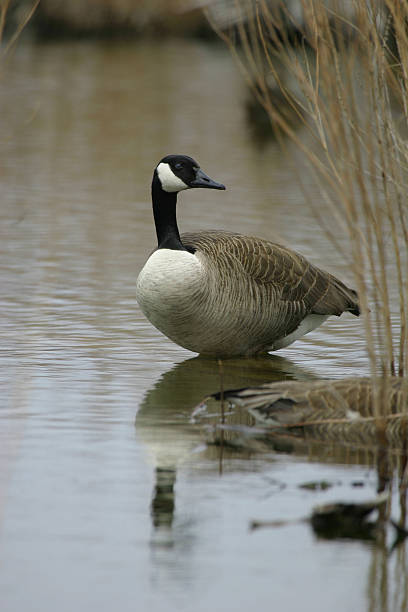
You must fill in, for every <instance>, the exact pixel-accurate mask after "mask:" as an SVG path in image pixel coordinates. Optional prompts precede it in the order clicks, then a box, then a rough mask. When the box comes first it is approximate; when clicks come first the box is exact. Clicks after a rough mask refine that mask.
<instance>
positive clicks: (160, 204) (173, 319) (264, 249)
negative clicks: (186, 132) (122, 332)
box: [136, 155, 359, 357]
mask: <svg viewBox="0 0 408 612" xmlns="http://www.w3.org/2000/svg"><path fill="white" fill-rule="evenodd" d="M194 187H204V188H206V189H225V187H224V185H221V183H216V182H215V181H213V180H212V179H210V178H209V177H208V176H207V175H206V174H204V172H203V171H202V170H201V169H200V166H199V165H198V163H197V162H196V161H194V159H192V158H191V157H187V156H186V155H167V156H166V157H164V158H163V159H162V160H161V161H160V162H159V164H158V165H157V167H156V168H155V170H154V173H153V181H152V200H153V215H154V222H155V225H156V233H157V240H158V247H157V249H156V250H155V251H153V253H152V254H151V255H150V257H149V258H148V260H147V262H146V264H145V265H144V267H143V269H142V271H141V272H140V274H139V277H138V279H137V287H136V298H137V301H138V303H139V306H140V308H141V310H142V311H143V313H144V314H145V315H146V317H147V318H148V319H149V321H150V322H151V323H152V324H153V325H154V326H155V327H157V329H159V330H160V331H161V332H163V333H164V334H165V335H166V336H167V337H168V338H170V339H171V340H173V342H175V343H177V344H179V345H180V346H183V347H184V348H186V349H189V350H190V351H194V352H196V353H201V354H204V355H212V356H219V357H226V356H249V355H255V354H257V353H262V352H267V351H273V350H277V349H280V348H283V347H286V346H288V345H289V344H292V342H294V341H295V340H297V339H298V338H300V337H301V336H303V335H304V334H307V333H308V332H310V331H312V330H313V329H315V328H316V327H318V326H319V325H321V323H323V321H325V320H326V319H327V317H328V316H330V315H337V316H340V315H341V314H342V313H343V312H345V311H349V312H351V313H353V314H354V315H356V316H358V315H359V307H358V303H357V294H356V292H355V291H353V290H352V289H348V288H347V287H346V286H345V285H344V284H343V283H342V282H341V281H339V280H338V279H337V278H335V277H334V276H332V275H331V274H329V273H327V272H324V271H322V270H320V269H319V268H317V267H315V266H313V265H312V264H311V263H309V262H308V261H307V260H306V259H305V258H304V257H303V256H302V255H299V254H298V253H295V252H294V251H291V250H290V249H287V248H285V247H283V246H280V245H278V244H273V243H272V242H268V241H267V240H263V239H261V238H255V237H252V236H245V235H241V234H237V233H234V232H227V231H223V230H209V231H202V232H197V233H188V234H182V235H181V236H180V234H179V231H178V227H177V219H176V203H177V194H178V192H179V191H183V190H184V189H191V188H194Z"/></svg>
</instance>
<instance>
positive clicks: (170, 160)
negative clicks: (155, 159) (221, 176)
mask: <svg viewBox="0 0 408 612" xmlns="http://www.w3.org/2000/svg"><path fill="white" fill-rule="evenodd" d="M153 181H158V182H159V183H160V187H161V188H162V189H163V191H166V192H167V193H177V192H179V191H183V189H192V188H194V187H204V188H206V189H225V187H224V185H222V184H221V183H217V182H216V181H213V180H212V179H210V177H209V176H207V175H206V174H205V173H204V172H203V171H202V170H201V168H200V166H199V165H198V164H197V162H196V161H195V160H194V159H192V157H188V156H187V155H166V157H163V159H162V160H161V161H160V162H159V163H158V165H157V167H156V169H155V171H154V176H153Z"/></svg>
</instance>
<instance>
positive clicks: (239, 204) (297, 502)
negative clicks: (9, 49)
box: [0, 41, 407, 612]
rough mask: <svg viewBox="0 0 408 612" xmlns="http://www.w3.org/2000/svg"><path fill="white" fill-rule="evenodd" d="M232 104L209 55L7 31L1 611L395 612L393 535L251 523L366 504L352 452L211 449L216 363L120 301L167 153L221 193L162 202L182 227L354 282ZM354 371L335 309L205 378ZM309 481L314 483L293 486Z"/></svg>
mask: <svg viewBox="0 0 408 612" xmlns="http://www.w3.org/2000/svg"><path fill="white" fill-rule="evenodd" d="M244 96H245V90H244V86H243V81H242V78H241V76H240V75H239V73H238V72H237V70H236V68H235V67H234V65H233V63H232V61H231V59H230V57H229V55H228V53H227V52H226V51H225V50H224V49H223V48H222V47H218V46H212V47H207V46H204V45H202V44H199V43H194V42H183V41H178V42H172V41H165V42H163V43H157V42H155V43H154V44H153V43H139V44H134V45H132V44H129V43H128V44H126V45H125V44H119V43H115V44H96V43H92V44H87V43H76V44H69V43H66V44H65V43H64V44H59V45H56V44H46V45H30V44H25V45H24V44H22V45H20V46H19V47H17V49H16V50H15V53H14V55H13V56H12V58H11V59H10V60H9V62H8V64H7V66H6V70H4V71H3V74H2V80H1V94H0V134H1V146H0V164H1V169H0V183H1V202H0V217H1V218H0V228H1V229H0V231H1V243H0V252H1V260H0V266H1V267H0V286H1V290H0V303H1V313H2V317H1V320H0V335H1V353H0V366H1V369H0V385H1V395H0V407H1V411H0V439H1V442H0V590H1V593H2V610H4V611H7V612H9V611H10V612H16V611H20V610H21V611H22V610H24V611H29V610H37V609H38V608H39V607H41V609H42V610H44V611H45V612H47V611H48V610H50V611H51V610H55V609H58V610H60V611H61V612H64V611H65V610H67V611H68V610H70V611H71V610H72V609H79V610H99V611H105V610H106V611H108V610H112V609H113V607H115V608H117V609H121V610H123V611H124V612H125V611H127V610H147V609H149V610H152V611H154V612H156V611H158V612H160V611H162V610H163V611H164V610H166V611H169V610H180V611H183V610H186V611H190V610H194V611H195V612H196V611H197V612H200V611H204V610H205V611H208V610H209V609H211V608H213V609H216V610H221V609H222V610H223V611H228V610H246V609H248V608H249V607H250V606H253V605H254V604H255V602H256V605H257V606H258V607H259V609H261V608H262V609H269V608H270V607H271V602H274V606H276V607H277V608H280V609H283V610H285V611H292V610H293V611H295V610H296V611H297V610H299V609H303V610H312V609H313V610H327V609H331V610H333V611H336V610H343V609H344V608H345V607H346V608H347V609H353V610H365V609H367V610H368V609H370V610H377V609H378V610H386V609H387V605H389V608H388V609H390V610H391V609H392V610H403V609H404V607H403V606H404V605H405V604H404V601H403V599H402V598H403V597H404V596H405V598H406V597H407V594H406V586H405V584H404V583H403V581H402V582H401V580H400V579H399V578H398V576H400V577H401V572H402V571H403V568H404V564H405V563H406V557H405V550H404V549H401V548H400V549H398V551H396V552H395V553H394V554H393V555H391V556H388V554H387V550H386V548H385V547H384V546H383V547H378V546H374V545H372V544H367V543H363V542H347V541H346V542H344V541H343V542H338V541H331V542H327V541H321V540H318V539H316V537H315V536H314V535H313V533H312V530H311V528H310V526H309V525H308V524H303V523H299V524H294V525H290V526H287V527H282V528H281V529H273V530H264V531H260V532H255V533H251V532H250V531H249V522H250V520H251V519H253V518H264V519H280V518H294V519H295V518H296V519H297V518H301V517H304V516H307V515H308V514H309V513H310V511H311V509H312V507H313V506H314V505H316V504H318V503H320V502H326V501H329V500H331V499H342V500H345V499H349V498H350V499H366V498H369V497H372V496H373V495H374V494H375V489H376V474H375V470H374V469H373V468H372V467H370V462H369V461H368V457H367V458H366V459H367V461H364V460H361V461H359V462H351V460H350V461H349V460H348V459H347V457H346V456H341V457H337V456H333V454H332V453H331V451H330V450H329V451H328V450H327V449H326V450H323V451H322V453H320V454H319V453H317V454H316V453H315V454H313V455H310V456H309V457H308V456H305V455H297V454H287V453H277V452H275V451H274V450H273V449H272V448H271V449H270V451H269V452H268V451H266V452H265V449H264V450H263V452H262V453H257V452H255V451H244V452H239V451H237V450H236V451H232V450H229V451H225V452H224V454H223V455H222V456H221V455H220V449H219V448H217V447H214V446H211V445H210V446H208V445H206V440H207V439H208V438H207V434H206V431H205V428H203V426H202V423H194V422H192V421H191V413H192V409H193V407H194V406H196V405H197V404H198V403H199V402H200V401H201V400H202V398H203V397H205V396H206V395H208V394H209V393H211V392H214V391H216V390H218V388H219V385H220V379H219V370H218V364H217V363H216V362H214V361H213V360H208V359H207V360H206V359H201V358H197V357H196V356H195V355H193V354H192V353H189V352H188V351H186V350H184V349H182V348H179V347H177V346H175V345H174V344H172V343H171V342H170V341H169V340H167V339H166V338H164V337H163V336H162V335H161V334H160V333H159V332H157V331H156V330H155V329H153V328H152V327H151V325H150V324H149V323H148V322H147V321H146V320H145V319H144V317H143V315H142V314H141V313H140V311H139V310H138V307H137V305H136V303H135V297H134V294H135V280H136V276H137V274H138V271H139V270H140V268H141V266H142V265H143V262H144V260H145V258H146V257H147V255H148V253H149V252H150V250H151V249H152V248H153V247H154V245H155V235H154V228H153V223H152V214H151V205H150V195H149V185H150V180H151V174H152V171H153V168H154V165H155V164H156V163H157V161H158V160H159V159H160V158H161V157H163V156H164V155H166V154H168V153H186V154H189V155H192V156H194V157H195V158H196V159H198V161H199V162H200V163H201V165H202V167H203V168H204V170H205V171H206V172H208V173H209V174H210V176H212V177H213V178H214V179H216V180H219V181H222V182H223V183H225V184H226V185H227V188H228V189H227V191H226V192H225V193H224V192H223V193H221V192H216V193H215V192H207V191H205V190H202V191H199V190H197V191H196V192H191V193H187V194H182V195H181V196H180V206H179V222H180V227H181V230H182V231H188V230H192V229H198V228H220V227H223V228H226V229H234V230H237V231H243V232H247V233H252V234H256V235H259V236H263V237H266V238H272V239H275V240H278V241H280V242H284V243H286V244H289V245H291V246H292V247H293V248H296V249H297V250H299V251H301V252H302V253H303V254H305V255H306V256H308V257H310V258H311V259H312V260H313V261H314V263H316V264H318V265H321V266H324V267H325V268H326V269H329V270H330V271H331V272H333V273H334V274H337V275H339V276H340V277H341V278H343V279H344V280H345V281H347V282H349V283H352V278H351V274H350V267H349V264H350V262H349V261H347V260H344V259H343V258H342V256H341V255H340V254H339V253H337V252H336V251H335V249H334V248H333V247H332V245H331V244H330V242H329V240H328V238H327V237H326V236H325V233H324V231H323V230H322V229H321V227H320V226H319V224H318V222H317V221H316V219H315V218H314V216H313V214H312V213H311V211H310V209H309V207H308V206H307V205H306V204H305V202H304V196H303V193H302V190H301V188H300V187H299V185H298V183H297V181H296V180H295V178H294V177H295V174H294V172H293V167H291V163H290V159H291V156H294V155H295V154H296V151H295V149H294V147H292V146H291V145H289V147H288V149H289V157H285V156H283V155H282V153H281V151H280V150H279V148H278V147H277V146H276V145H275V144H273V143H272V144H270V145H269V146H267V147H266V148H262V149H260V148H259V146H257V145H256V144H255V143H254V142H253V141H252V140H251V133H250V130H249V129H248V126H247V124H246V122H245V116H244V111H243V105H242V101H243V99H244ZM292 158H293V157H292ZM297 159H298V158H297ZM297 163H299V161H298V162H297ZM301 174H302V179H303V180H304V182H305V183H306V184H311V178H310V177H309V175H308V173H307V169H306V168H305V169H304V170H303V168H302V167H301ZM319 198H320V196H319V195H318V194H317V193H316V194H315V199H316V201H318V199H319ZM322 214H323V215H325V214H328V213H325V212H324V210H323V209H322ZM367 371H368V367H367V360H366V357H365V351H364V341H363V335H362V326H361V322H360V321H358V320H357V319H355V318H353V317H352V316H351V315H345V316H344V317H342V318H341V319H337V318H333V319H331V320H330V321H328V322H326V323H325V325H324V326H322V327H321V328H320V329H319V330H317V331H315V332H313V333H312V334H310V335H309V336H308V337H306V338H305V339H304V340H302V341H298V342H297V343H296V344H295V345H293V346H292V347H290V348H288V349H286V350H284V351H280V352H279V354H277V355H273V356H271V357H270V358H262V359H253V360H230V361H228V362H225V364H224V384H225V386H229V387H239V386H244V385H247V384H251V383H256V382H263V381H267V380H280V379H282V378H293V379H300V380H307V379H309V378H313V377H327V378H336V377H342V376H345V375H349V374H356V375H363V374H366V373H367ZM323 478H324V479H326V480H329V481H330V482H332V483H334V484H333V486H332V487H331V488H330V489H329V490H328V491H324V492H310V491H305V490H303V489H299V485H300V484H302V483H303V482H306V481H308V480H318V479H323ZM355 482H359V483H360V484H362V486H360V487H357V488H356V487H354V486H353V483H355ZM294 585H296V587H295V588H294ZM405 601H406V599H405ZM393 606H394V607H393Z"/></svg>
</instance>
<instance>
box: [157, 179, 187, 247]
mask: <svg viewBox="0 0 408 612" xmlns="http://www.w3.org/2000/svg"><path fill="white" fill-rule="evenodd" d="M152 201H153V216H154V223H155V226H156V234H157V243H158V248H159V249H173V250H176V251H185V250H186V249H185V248H184V246H183V244H182V242H181V240H180V234H179V231H178V227H177V217H176V206H177V193H169V192H167V191H164V190H163V189H162V187H161V184H160V181H159V179H158V177H157V175H156V172H155V173H154V176H153V182H152Z"/></svg>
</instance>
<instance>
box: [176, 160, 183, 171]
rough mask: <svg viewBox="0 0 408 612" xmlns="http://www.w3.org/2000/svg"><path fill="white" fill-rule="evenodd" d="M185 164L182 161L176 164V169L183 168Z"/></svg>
mask: <svg viewBox="0 0 408 612" xmlns="http://www.w3.org/2000/svg"><path fill="white" fill-rule="evenodd" d="M183 166H184V164H183V163H182V162H178V163H177V164H174V167H175V169H176V170H181V169H182V168H183Z"/></svg>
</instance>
